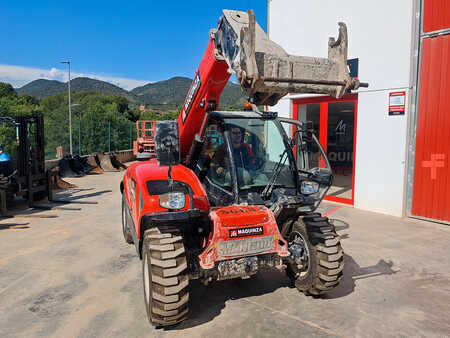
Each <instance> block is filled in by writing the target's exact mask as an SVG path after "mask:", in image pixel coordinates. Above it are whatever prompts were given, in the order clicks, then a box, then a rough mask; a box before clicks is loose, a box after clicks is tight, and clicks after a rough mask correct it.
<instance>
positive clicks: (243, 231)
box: [122, 159, 289, 269]
mask: <svg viewBox="0 0 450 338" xmlns="http://www.w3.org/2000/svg"><path fill="white" fill-rule="evenodd" d="M168 170H169V167H167V166H159V165H158V161H157V160H156V159H151V160H149V161H147V162H145V163H139V162H137V163H133V164H132V165H131V166H130V167H128V169H127V171H126V173H125V176H124V178H123V186H122V190H123V194H124V196H125V199H126V201H127V205H128V207H129V211H130V216H131V218H132V221H133V225H134V230H135V235H136V237H137V238H138V239H141V237H142V235H143V232H144V230H145V228H143V220H144V219H154V218H156V219H158V216H164V215H167V214H168V213H172V214H176V213H178V214H179V215H181V214H183V213H186V214H187V212H189V211H191V212H194V213H204V215H205V216H208V218H209V220H210V235H209V238H208V240H207V242H206V243H204V246H205V248H206V249H205V250H204V252H203V253H202V254H201V255H200V256H199V259H200V266H201V267H202V268H203V269H212V268H214V267H215V264H216V263H217V262H219V261H224V260H228V259H232V258H234V259H235V258H239V257H243V256H248V255H249V254H258V255H261V254H271V253H272V254H277V255H278V256H279V257H286V256H288V255H289V252H288V251H287V243H286V241H285V240H284V239H283V238H282V236H281V234H280V233H279V230H278V226H277V223H276V220H275V217H274V215H273V213H272V211H270V210H269V209H267V208H266V207H264V206H225V207H214V208H210V204H209V201H208V197H207V194H206V191H205V189H204V188H203V186H202V184H201V182H200V181H199V179H198V177H197V176H196V175H195V173H194V172H193V171H192V170H190V169H188V168H186V167H185V166H183V165H181V164H180V165H175V166H172V168H171V175H170V176H171V179H172V180H173V181H174V182H183V183H185V184H187V185H188V186H189V187H191V188H192V199H190V198H189V196H188V195H187V194H186V195H185V198H186V201H188V202H187V203H186V205H185V206H184V208H182V209H179V210H172V211H169V210H168V209H166V208H162V207H161V206H160V204H159V195H160V191H156V190H155V191H152V188H151V184H149V182H158V181H160V182H166V181H167V180H168V179H169V177H168ZM263 237H264V241H262V242H261V241H260V242H258V243H256V244H254V245H253V246H252V243H251V242H249V241H247V242H246V243H245V245H247V246H244V243H243V241H242V240H243V239H246V240H247V239H249V238H263Z"/></svg>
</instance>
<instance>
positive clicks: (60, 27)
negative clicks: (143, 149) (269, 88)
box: [0, 0, 267, 90]
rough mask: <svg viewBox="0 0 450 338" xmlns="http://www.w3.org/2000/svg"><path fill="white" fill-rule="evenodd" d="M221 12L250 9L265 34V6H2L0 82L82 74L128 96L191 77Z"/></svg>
mask: <svg viewBox="0 0 450 338" xmlns="http://www.w3.org/2000/svg"><path fill="white" fill-rule="evenodd" d="M222 9H236V10H244V11H246V10H248V9H253V10H254V12H255V17H256V21H257V22H258V23H259V24H260V25H261V27H262V28H263V29H264V31H267V0H227V1H223V0H222V1H211V0H209V1H204V0H201V1H181V0H180V1H179V0H173V1H152V0H146V1H135V0H132V1H130V0H129V1H123V0H122V1H113V0H109V1H103V0H90V1H84V0H78V1H44V0H42V1H34V0H33V1H29V0H22V1H1V2H0V32H1V34H0V38H1V41H0V82H9V83H11V84H12V85H13V86H14V87H16V88H17V87H21V86H23V85H24V84H26V83H28V82H31V81H33V80H36V79H38V78H45V79H51V80H58V81H67V79H68V75H67V65H65V64H60V61H65V60H70V62H71V77H72V78H74V77H79V76H87V77H91V78H97V79H101V80H104V81H108V82H111V83H113V84H116V85H118V86H120V87H122V88H125V89H127V90H130V89H132V88H134V87H137V86H141V85H144V84H146V83H149V82H155V81H161V80H167V79H169V78H171V77H174V76H185V77H190V78H192V77H193V75H194V73H195V70H196V69H197V67H198V65H199V63H200V61H201V59H202V56H203V53H204V51H205V48H206V45H207V43H208V39H209V37H208V32H209V30H210V29H211V28H216V27H217V22H218V20H219V18H220V16H221V15H222V12H221V11H222Z"/></svg>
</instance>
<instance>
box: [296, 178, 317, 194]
mask: <svg viewBox="0 0 450 338" xmlns="http://www.w3.org/2000/svg"><path fill="white" fill-rule="evenodd" d="M318 191H319V183H317V182H311V181H303V182H302V186H301V187H300V192H301V193H302V194H303V195H311V194H315V193H316V192H318Z"/></svg>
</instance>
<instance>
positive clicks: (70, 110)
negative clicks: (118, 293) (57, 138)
mask: <svg viewBox="0 0 450 338" xmlns="http://www.w3.org/2000/svg"><path fill="white" fill-rule="evenodd" d="M61 63H64V64H67V65H68V66H69V82H68V87H69V139H70V156H72V155H73V150H72V106H71V104H70V61H61Z"/></svg>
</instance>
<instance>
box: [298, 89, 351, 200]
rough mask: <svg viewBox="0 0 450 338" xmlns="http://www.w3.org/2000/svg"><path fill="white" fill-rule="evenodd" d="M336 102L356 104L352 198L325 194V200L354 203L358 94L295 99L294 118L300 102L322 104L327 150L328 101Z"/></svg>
mask: <svg viewBox="0 0 450 338" xmlns="http://www.w3.org/2000/svg"><path fill="white" fill-rule="evenodd" d="M334 102H353V103H354V104H355V123H354V127H353V168H352V198H351V199H348V198H342V197H336V196H329V195H327V196H325V198H324V199H325V200H327V201H333V202H339V203H345V204H351V205H353V203H354V199H355V159H356V130H357V121H358V119H357V117H358V94H348V95H345V96H344V97H343V98H342V99H336V98H334V97H332V96H316V97H305V98H300V99H294V100H293V112H292V118H293V119H295V120H297V119H298V105H299V104H320V130H319V142H320V144H321V145H322V147H323V149H324V150H325V152H327V139H328V130H327V128H328V103H334Z"/></svg>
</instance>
